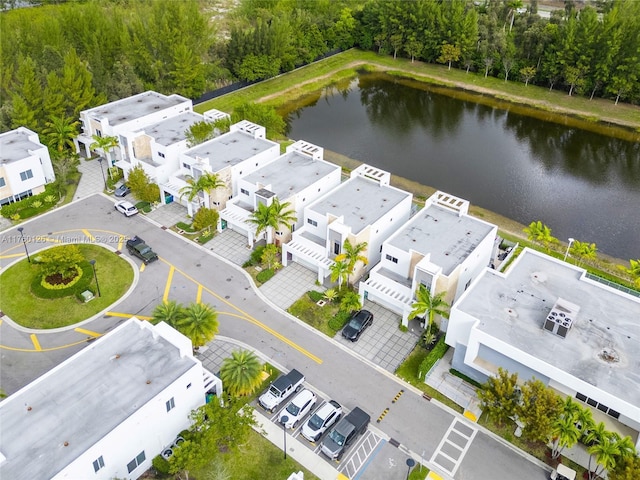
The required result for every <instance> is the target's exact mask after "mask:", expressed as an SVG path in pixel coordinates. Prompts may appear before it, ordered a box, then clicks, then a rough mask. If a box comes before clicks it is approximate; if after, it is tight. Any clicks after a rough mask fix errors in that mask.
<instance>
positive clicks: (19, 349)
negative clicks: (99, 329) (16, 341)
mask: <svg viewBox="0 0 640 480" xmlns="http://www.w3.org/2000/svg"><path fill="white" fill-rule="evenodd" d="M81 343H87V341H86V340H80V341H79V342H73V343H67V344H66V345H59V346H57V347H50V348H41V349H40V350H32V349H29V348H17V347H7V346H6V345H0V349H3V350H10V351H12V352H27V353H33V352H53V351H54V350H62V349H63V348H69V347H75V346H76V345H80V344H81Z"/></svg>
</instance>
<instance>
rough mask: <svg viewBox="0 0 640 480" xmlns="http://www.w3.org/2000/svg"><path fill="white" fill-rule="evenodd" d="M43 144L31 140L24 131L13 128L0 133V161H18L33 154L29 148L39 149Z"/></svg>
mask: <svg viewBox="0 0 640 480" xmlns="http://www.w3.org/2000/svg"><path fill="white" fill-rule="evenodd" d="M42 147H43V145H41V144H39V143H34V142H32V141H31V140H29V134H28V133H27V132H24V131H19V130H11V131H10V132H5V133H3V134H1V135H0V163H3V164H4V163H11V162H17V161H20V160H22V159H23V158H26V157H28V156H30V155H31V153H29V150H38V149H40V148H42Z"/></svg>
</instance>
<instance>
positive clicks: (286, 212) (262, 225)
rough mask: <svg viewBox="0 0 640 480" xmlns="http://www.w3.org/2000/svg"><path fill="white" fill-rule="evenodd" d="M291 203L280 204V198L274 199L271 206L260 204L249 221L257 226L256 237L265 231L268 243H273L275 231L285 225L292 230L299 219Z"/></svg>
mask: <svg viewBox="0 0 640 480" xmlns="http://www.w3.org/2000/svg"><path fill="white" fill-rule="evenodd" d="M290 207H291V203H289V202H284V203H280V200H278V198H274V199H273V202H271V205H269V206H267V205H265V204H263V203H259V204H258V206H257V207H256V209H255V210H254V211H253V212H252V213H251V215H250V216H249V218H248V219H247V221H248V222H249V223H251V224H253V225H255V226H256V237H257V236H258V235H260V233H262V232H263V231H266V232H267V243H273V231H274V230H276V229H277V228H279V227H280V225H284V226H286V227H287V228H291V225H293V224H294V223H295V222H296V220H297V218H296V215H295V212H294V211H293V209H291V208H290Z"/></svg>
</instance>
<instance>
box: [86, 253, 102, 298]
mask: <svg viewBox="0 0 640 480" xmlns="http://www.w3.org/2000/svg"><path fill="white" fill-rule="evenodd" d="M89 263H90V264H91V267H92V268H93V278H95V280H96V290H97V291H98V296H99V297H101V296H102V295H100V284H99V283H98V275H96V261H95V260H89Z"/></svg>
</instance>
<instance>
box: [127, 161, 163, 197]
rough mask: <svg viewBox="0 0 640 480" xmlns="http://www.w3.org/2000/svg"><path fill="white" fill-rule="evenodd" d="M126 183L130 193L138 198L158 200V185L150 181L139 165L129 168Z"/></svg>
mask: <svg viewBox="0 0 640 480" xmlns="http://www.w3.org/2000/svg"><path fill="white" fill-rule="evenodd" d="M127 185H128V186H129V188H130V189H131V193H133V195H134V196H135V197H136V198H138V199H139V200H142V201H145V202H150V203H154V202H158V201H159V200H160V187H158V185H157V184H155V183H152V182H151V178H149V175H147V172H145V171H144V169H143V168H142V167H141V166H140V165H136V166H135V167H133V168H132V169H131V170H129V177H128V178H127Z"/></svg>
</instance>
